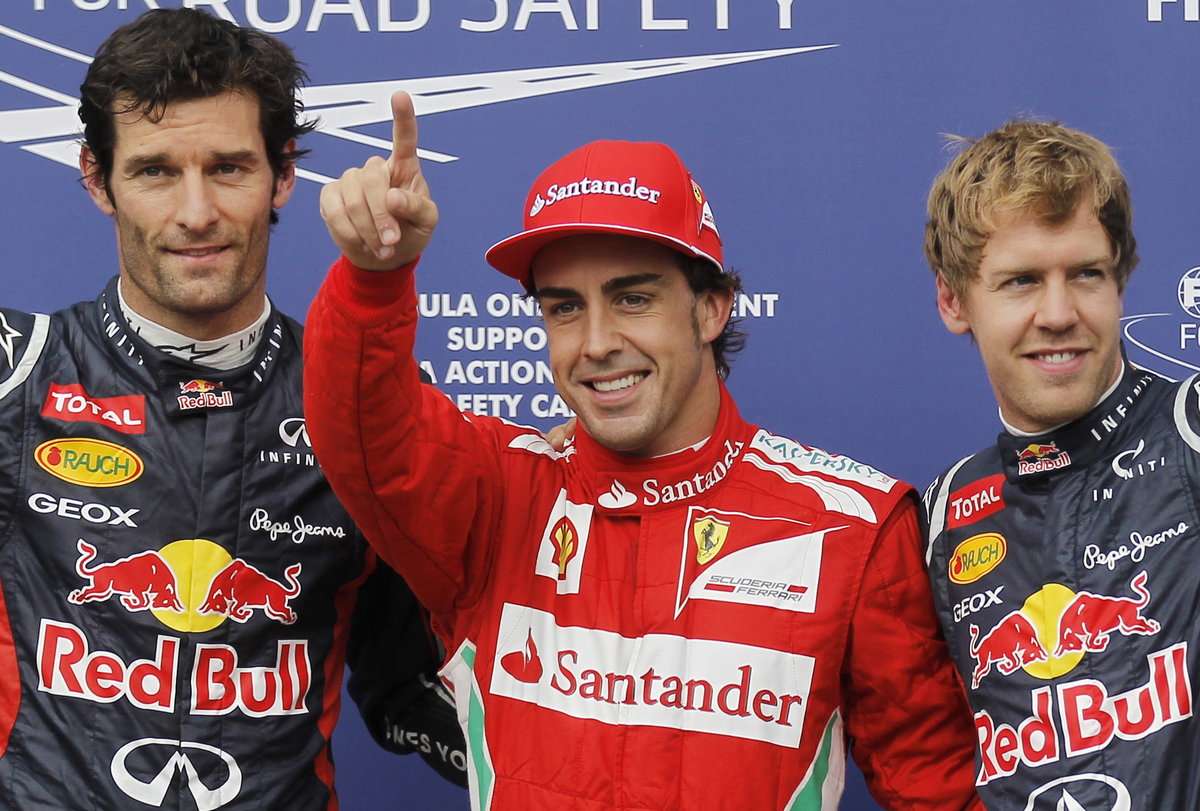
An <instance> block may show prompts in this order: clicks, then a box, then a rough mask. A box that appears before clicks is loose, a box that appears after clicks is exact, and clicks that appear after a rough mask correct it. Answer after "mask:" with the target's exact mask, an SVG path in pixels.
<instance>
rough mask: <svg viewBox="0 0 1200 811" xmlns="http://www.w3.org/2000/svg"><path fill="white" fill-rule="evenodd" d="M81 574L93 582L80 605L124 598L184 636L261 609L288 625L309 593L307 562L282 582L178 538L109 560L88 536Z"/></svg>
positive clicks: (72, 598) (78, 567)
mask: <svg viewBox="0 0 1200 811" xmlns="http://www.w3.org/2000/svg"><path fill="white" fill-rule="evenodd" d="M78 549H79V559H78V561H77V562H76V564H75V571H76V572H77V573H78V574H79V576H80V577H82V578H83V579H84V580H85V581H86V583H85V585H83V586H82V587H81V588H77V589H75V590H74V591H72V592H71V593H70V594H69V595H68V596H67V600H68V601H69V602H71V603H74V604H76V605H82V604H84V603H88V602H94V601H103V600H107V599H109V598H110V597H114V596H116V597H119V598H120V602H121V604H122V605H123V606H124V607H125V608H126V609H128V610H129V611H150V612H151V613H152V614H153V615H154V616H155V617H156V618H157V619H158V620H159V621H160V622H162V623H163V624H164V625H166V626H167V627H169V628H172V629H174V630H176V631H181V632H192V633H194V632H200V631H207V630H211V629H212V628H215V627H217V626H218V625H220V624H221V623H222V622H224V621H225V620H226V619H231V620H234V621H235V622H241V623H244V622H247V621H249V620H250V619H251V617H252V616H254V613H255V611H256V610H261V611H262V613H263V615H265V616H266V617H268V618H270V619H272V620H274V621H276V622H280V623H283V624H284V625H291V624H292V623H294V622H295V621H296V619H297V617H296V612H295V611H294V610H293V609H292V607H291V604H290V603H291V601H292V599H293V598H295V597H296V596H298V595H299V594H300V592H301V586H300V573H301V565H300V564H299V563H294V564H292V565H290V566H288V567H287V568H286V569H285V570H284V572H283V577H282V579H276V578H274V577H271V576H270V575H269V574H267V573H266V572H264V571H263V570H261V569H259V568H258V567H256V566H254V565H252V564H250V563H248V562H247V561H245V560H242V559H240V558H233V557H232V556H230V554H229V553H228V552H226V551H225V550H224V549H223V548H222V547H221V546H219V545H217V544H215V543H213V542H212V541H206V540H204V539H201V538H196V539H191V540H182V541H175V542H173V543H170V544H167V545H166V546H164V547H163V548H162V549H159V550H157V551H156V550H146V551H144V552H138V553H136V554H133V555H129V556H127V557H123V558H118V559H116V560H113V561H109V562H106V563H97V562H96V558H97V557H98V552H97V549H96V547H95V546H93V545H92V544H89V543H88V542H87V541H85V540H83V539H80V541H79V543H78Z"/></svg>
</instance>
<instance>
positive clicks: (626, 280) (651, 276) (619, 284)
mask: <svg viewBox="0 0 1200 811" xmlns="http://www.w3.org/2000/svg"><path fill="white" fill-rule="evenodd" d="M661 279H662V274H661V273H635V274H632V275H629V276H618V277H616V278H615V279H609V280H608V281H606V282H605V283H604V284H602V285H600V292H601V293H605V294H608V293H613V292H616V291H617V290H627V289H628V288H630V287H638V286H639V285H643V284H653V283H656V282H658V281H660V280H661ZM581 295H582V294H581V293H580V292H579V291H578V290H576V289H575V288H573V287H539V288H538V290H537V298H538V300H539V301H540V300H542V299H543V298H578V297H579V296H581Z"/></svg>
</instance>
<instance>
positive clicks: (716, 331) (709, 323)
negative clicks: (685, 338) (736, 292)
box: [696, 287, 733, 344]
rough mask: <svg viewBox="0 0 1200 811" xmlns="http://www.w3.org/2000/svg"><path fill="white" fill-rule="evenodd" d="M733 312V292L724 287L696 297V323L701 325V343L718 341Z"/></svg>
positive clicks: (706, 291) (707, 291)
mask: <svg viewBox="0 0 1200 811" xmlns="http://www.w3.org/2000/svg"><path fill="white" fill-rule="evenodd" d="M732 312H733V291H732V290H729V289H728V288H724V287H722V288H717V289H714V290H705V291H704V292H703V293H701V294H699V295H698V296H697V297H696V321H697V322H698V323H699V325H700V336H699V337H700V342H701V343H705V344H708V343H712V342H713V341H715V340H717V338H718V337H719V336H720V335H721V332H722V331H724V329H725V325H726V324H727V323H729V317H730V315H731V314H732Z"/></svg>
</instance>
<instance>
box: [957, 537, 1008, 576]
mask: <svg viewBox="0 0 1200 811" xmlns="http://www.w3.org/2000/svg"><path fill="white" fill-rule="evenodd" d="M1007 555H1008V541H1006V540H1005V539H1004V536H1003V535H1001V534H1000V533H998V532H985V533H983V534H981V535H973V536H971V537H970V538H967V539H966V540H965V541H963V542H962V543H960V544H959V545H958V546H956V547H955V548H954V553H953V554H952V555H950V565H949V571H948V572H947V573H948V574H949V576H950V581H951V582H953V583H958V584H959V585H962V586H965V585H967V584H968V583H974V582H975V581H976V580H978V579H980V578H981V577H983V576H984V575H986V574H988V573H989V572H991V571H992V570H993V569H995V568H996V567H997V566H999V565H1000V564H1001V563H1003V562H1004V558H1005V557H1006V556H1007Z"/></svg>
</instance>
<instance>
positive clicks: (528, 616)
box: [305, 260, 979, 811]
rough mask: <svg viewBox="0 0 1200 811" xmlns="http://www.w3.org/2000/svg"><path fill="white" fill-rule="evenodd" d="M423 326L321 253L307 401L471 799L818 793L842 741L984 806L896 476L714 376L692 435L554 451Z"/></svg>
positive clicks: (583, 439)
mask: <svg viewBox="0 0 1200 811" xmlns="http://www.w3.org/2000/svg"><path fill="white" fill-rule="evenodd" d="M416 320H417V315H416V294H415V291H414V288H413V279H412V272H411V270H403V269H402V270H398V271H395V272H393V273H386V274H384V273H367V272H365V271H361V270H359V269H357V268H354V267H353V266H351V265H349V264H348V263H346V262H345V260H343V261H342V262H339V263H338V264H337V265H335V267H334V268H333V270H332V271H331V272H330V276H329V278H328V279H327V280H326V282H325V285H324V287H323V288H322V290H321V293H320V294H319V295H318V297H317V300H316V302H315V303H314V305H313V309H312V311H311V312H310V321H309V325H308V332H307V333H306V340H307V342H308V346H307V350H306V351H307V352H308V353H309V355H308V359H307V361H306V363H307V369H306V374H307V375H308V380H307V386H306V392H305V396H306V399H307V402H308V406H309V408H308V414H309V419H310V424H311V426H312V430H313V438H314V444H315V447H316V448H317V450H318V451H319V453H321V454H322V456H321V460H322V464H323V465H324V466H325V469H326V471H327V472H328V474H329V476H330V482H331V483H332V484H333V486H334V488H335V490H337V491H338V492H339V494H340V495H341V496H342V497H343V501H344V503H345V504H346V505H347V507H348V508H350V509H351V510H352V511H355V515H356V518H358V520H359V522H360V526H362V527H363V529H364V531H365V532H366V533H367V535H368V537H369V538H371V540H372V542H373V543H377V544H379V549H380V554H381V555H382V556H384V557H385V559H386V560H388V562H390V563H392V564H393V565H394V566H396V568H397V570H398V571H401V572H402V573H403V574H404V575H405V577H406V578H407V579H408V581H409V583H410V584H411V585H412V587H413V591H414V592H416V594H417V596H418V597H419V598H420V599H421V601H422V602H423V603H425V604H426V606H427V607H428V608H429V609H430V611H431V613H432V615H433V620H434V627H435V629H437V630H438V632H439V634H441V635H442V637H443V639H444V640H445V642H446V646H447V648H448V650H450V652H451V657H450V659H449V661H448V662H447V664H446V666H445V668H444V669H443V674H444V677H445V678H446V679H447V680H448V681H449V682H450V683H452V684H453V686H454V689H455V699H456V702H455V703H456V706H457V709H458V712H459V716H460V719H461V721H462V723H463V725H464V727H465V729H466V730H467V741H468V756H469V768H470V770H471V774H472V780H471V793H472V801H473V804H474V807H475V808H478V809H489V808H490V809H493V811H499V809H514V810H517V809H519V811H528V809H579V810H582V809H587V810H588V811H601V809H605V810H606V811H608V810H611V809H627V810H629V809H654V810H655V811H659V810H660V809H664V808H670V809H679V808H687V809H691V808H714V809H756V810H757V809H788V810H789V811H816V810H817V809H833V808H835V807H836V806H837V802H838V797H839V795H840V793H841V790H842V782H843V776H844V769H845V753H846V749H847V738H849V739H850V742H851V743H850V749H851V751H852V752H853V754H854V756H855V758H856V760H857V761H858V763H859V765H860V766H862V768H863V772H864V773H865V775H866V777H867V780H868V784H869V786H870V788H871V790H872V792H873V793H874V795H875V796H876V797H877V798H878V799H879V800H880V802H881V803H883V804H884V806H885V807H887V808H890V809H928V811H934V810H935V809H936V811H952V810H953V809H965V808H975V807H978V802H979V800H978V797H977V795H976V794H975V792H974V791H973V790H972V786H971V763H970V759H971V755H970V750H971V738H970V724H969V717H968V714H967V708H966V704H965V701H964V700H963V696H962V690H961V686H960V685H959V683H958V680H957V677H956V676H955V674H954V670H953V667H952V666H951V664H950V662H949V660H948V658H947V656H946V652H945V647H944V644H943V642H942V641H941V639H940V638H939V635H938V630H937V620H936V618H935V616H934V613H933V608H932V604H931V602H930V599H929V593H928V580H927V578H926V577H925V572H924V568H923V566H922V559H921V542H920V538H919V534H918V533H919V529H918V525H917V516H916V505H915V499H914V498H913V493H912V490H911V488H909V487H908V486H907V485H904V484H903V483H901V482H899V481H897V480H895V479H893V478H891V477H889V476H887V475H885V474H883V473H880V472H879V471H877V470H874V469H873V468H871V467H870V466H868V465H864V464H861V463H857V462H854V461H853V460H851V459H847V458H845V457H842V456H834V455H830V454H826V453H823V452H821V451H819V450H816V449H814V448H808V447H805V446H803V445H801V444H799V443H797V442H794V441H792V440H790V439H787V438H785V437H781V436H776V435H774V434H771V433H769V432H767V431H764V430H761V429H759V428H757V427H755V426H753V425H750V424H748V423H746V422H745V421H743V420H742V419H741V417H739V416H738V413H737V408H736V406H735V405H734V403H733V400H732V399H731V398H730V396H729V394H728V392H727V391H725V390H724V387H722V396H721V408H720V415H719V416H718V419H717V425H716V426H715V428H714V430H713V434H712V436H710V437H709V439H708V440H707V441H706V442H704V443H703V444H702V446H700V447H697V448H691V449H686V450H683V451H680V452H679V453H676V454H668V455H667V456H665V457H662V458H657V459H643V460H634V459H631V458H630V457H628V456H623V455H621V454H617V453H613V452H611V451H609V450H607V449H606V448H604V447H602V446H600V445H599V444H598V443H596V442H595V441H593V440H592V439H591V438H590V437H588V435H587V433H586V431H583V430H581V431H579V433H578V435H577V437H576V440H575V444H574V446H573V447H572V448H571V449H569V450H568V451H567V452H566V453H564V454H557V453H555V452H553V451H552V450H551V448H550V446H549V445H548V444H546V442H545V441H544V440H543V439H542V438H541V436H540V435H539V434H538V433H537V432H536V431H534V430H532V429H529V428H523V427H520V426H516V425H513V424H512V423H509V422H507V421H505V420H501V419H498V418H492V417H483V416H475V415H471V414H469V413H466V412H460V411H458V409H456V408H455V407H454V404H453V403H451V402H450V400H449V399H448V398H446V397H445V396H444V395H442V394H441V393H440V392H438V391H437V390H436V389H434V388H433V387H431V386H423V385H421V384H420V383H419V382H418V379H417V372H418V370H417V364H416V362H415V361H414V360H413V358H412V344H413V339H414V334H415V329H416ZM318 431H320V432H321V433H318ZM417 505H421V506H420V507H419V512H417V513H410V512H409V510H410V509H414V508H417ZM429 514H432V515H436V516H438V520H437V521H429V520H428V519H427V518H425V517H424V516H425V515H429Z"/></svg>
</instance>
